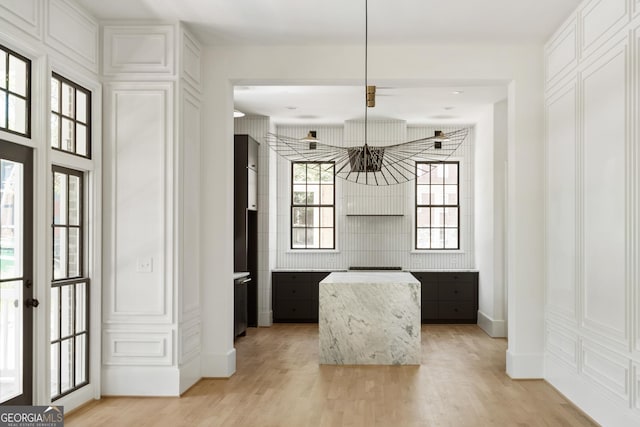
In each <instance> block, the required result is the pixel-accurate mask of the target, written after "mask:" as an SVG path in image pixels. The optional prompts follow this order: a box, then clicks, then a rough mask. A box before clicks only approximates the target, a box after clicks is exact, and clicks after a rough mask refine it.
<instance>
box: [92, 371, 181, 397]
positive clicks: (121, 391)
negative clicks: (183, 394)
mask: <svg viewBox="0 0 640 427" xmlns="http://www.w3.org/2000/svg"><path fill="white" fill-rule="evenodd" d="M102 395H103V396H179V395H180V371H179V370H178V368H176V367H174V366H169V367H160V366H153V367H151V366H103V367H102Z"/></svg>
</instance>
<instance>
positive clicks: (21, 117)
mask: <svg viewBox="0 0 640 427" xmlns="http://www.w3.org/2000/svg"><path fill="white" fill-rule="evenodd" d="M9 129H10V130H12V131H14V132H19V133H25V132H26V130H27V102H26V101H25V100H24V99H22V98H18V97H17V96H15V95H9Z"/></svg>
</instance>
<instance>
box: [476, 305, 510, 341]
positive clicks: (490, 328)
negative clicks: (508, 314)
mask: <svg viewBox="0 0 640 427" xmlns="http://www.w3.org/2000/svg"><path fill="white" fill-rule="evenodd" d="M478 326H480V329H482V330H483V331H485V332H486V333H487V335H489V336H490V337H491V338H506V337H507V321H506V320H495V319H492V318H491V317H489V316H487V315H486V314H484V313H483V312H481V311H479V310H478Z"/></svg>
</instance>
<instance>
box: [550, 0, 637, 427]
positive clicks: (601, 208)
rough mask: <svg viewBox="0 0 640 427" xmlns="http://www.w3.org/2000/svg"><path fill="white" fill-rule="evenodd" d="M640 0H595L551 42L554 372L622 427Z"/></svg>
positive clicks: (581, 402)
mask: <svg viewBox="0 0 640 427" xmlns="http://www.w3.org/2000/svg"><path fill="white" fill-rule="evenodd" d="M639 3H640V2H638V1H637V0H629V1H628V2H625V1H623V0H612V1H603V0H591V1H585V2H583V4H582V5H581V6H580V7H579V8H578V9H577V11H576V12H575V13H574V14H573V15H572V16H571V17H569V18H568V19H567V22H566V23H565V24H564V25H563V26H562V27H561V28H560V29H559V30H558V32H557V33H556V35H555V36H553V37H552V38H551V39H550V41H549V42H548V43H547V45H546V47H545V60H546V67H547V81H546V127H547V135H546V154H547V156H546V174H545V175H546V183H547V184H546V248H547V250H546V304H545V305H546V307H545V312H546V316H545V318H546V319H545V320H546V357H545V360H546V368H545V371H546V374H545V378H546V379H547V380H548V381H550V382H551V383H552V384H553V385H554V386H556V387H557V388H558V389H559V390H560V391H561V392H562V393H564V394H565V395H567V396H569V397H571V398H572V399H573V400H574V402H575V403H576V404H577V405H578V406H580V407H581V408H582V409H583V410H585V411H586V412H587V413H588V414H590V415H591V416H593V417H594V418H595V419H596V421H598V422H599V423H601V424H602V425H603V426H616V427H618V426H632V425H639V424H640V394H639V389H638V387H639V386H638V371H637V366H638V364H639V363H640V344H639V342H640V286H639V283H638V265H640V258H639V251H638V243H637V242H638V241H639V239H640V234H639V233H638V231H639V230H638V228H639V224H638V200H639V195H638V189H639V188H640V186H639V183H640V173H639V172H638V163H639V158H638V156H639V151H640V150H638V135H639V134H638V125H637V124H638V123H640V104H639V102H640V93H639V92H638V90H639V86H640V75H639V73H638V70H639V69H640V37H639V35H640V32H639V31H640V15H638V12H639V9H638V4H639ZM632 15H633V16H635V17H636V18H634V19H633V20H631V16H632ZM573 27H577V29H578V30H577V35H578V40H577V43H576V46H577V48H578V49H579V50H578V51H574V50H572V49H570V48H569V47H568V46H569V45H573V43H572V42H566V39H567V38H569V37H570V36H568V33H570V32H571V31H573V30H572V29H571V28H573ZM563 43H564V45H563ZM575 58H577V60H576V59H575ZM574 62H575V66H573V65H569V64H573V63H574ZM563 64H567V65H565V67H564V68H563ZM572 177H574V179H573V180H572ZM572 212H573V214H572ZM574 349H575V352H577V355H576V356H575V357H574ZM573 360H575V363H573V362H572V361H573ZM568 366H575V369H576V371H575V372H574V373H571V372H567V371H566V369H567V367H568ZM563 370H564V372H566V374H565V373H562V372H563Z"/></svg>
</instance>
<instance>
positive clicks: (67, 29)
mask: <svg viewBox="0 0 640 427" xmlns="http://www.w3.org/2000/svg"><path fill="white" fill-rule="evenodd" d="M44 3H45V4H46V13H45V16H46V29H45V34H44V40H45V43H47V44H48V45H49V46H51V47H53V48H54V49H56V50H58V51H59V52H61V53H62V54H64V55H65V56H68V57H70V58H73V59H74V60H75V61H76V62H77V63H79V64H81V65H83V66H84V67H86V68H87V69H88V70H90V71H91V72H93V73H97V72H98V40H99V29H98V23H97V21H96V20H95V18H93V17H92V16H90V15H88V14H87V13H85V12H84V11H83V10H82V9H80V8H79V7H78V6H77V5H76V4H75V3H74V2H73V1H70V0H54V1H46V2H44Z"/></svg>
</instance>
